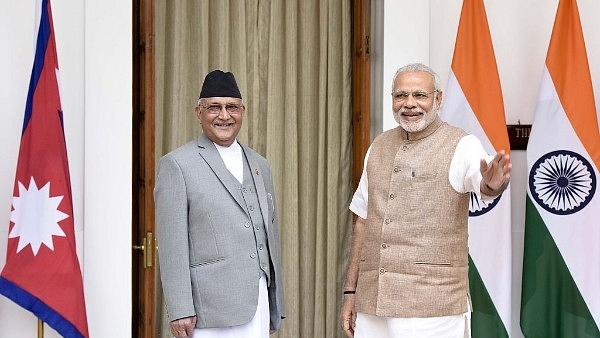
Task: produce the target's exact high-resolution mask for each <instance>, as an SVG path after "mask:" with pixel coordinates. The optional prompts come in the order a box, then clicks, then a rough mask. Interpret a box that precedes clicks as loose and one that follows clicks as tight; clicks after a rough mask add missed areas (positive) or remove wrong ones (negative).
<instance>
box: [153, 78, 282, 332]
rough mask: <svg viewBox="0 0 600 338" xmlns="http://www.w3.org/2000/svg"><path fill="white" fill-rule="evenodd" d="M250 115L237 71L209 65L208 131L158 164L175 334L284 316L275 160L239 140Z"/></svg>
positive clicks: (240, 327)
mask: <svg viewBox="0 0 600 338" xmlns="http://www.w3.org/2000/svg"><path fill="white" fill-rule="evenodd" d="M244 114H245V107H244V104H243V101H242V95H241V93H240V91H239V89H238V86H237V83H236V81H235V78H234V76H233V74H232V73H230V72H223V71H220V70H215V71H212V72H210V73H208V74H207V75H206V77H205V79H204V83H203V85H202V90H201V92H200V98H199V100H198V106H197V107H196V116H197V118H198V121H199V122H200V124H201V126H202V132H203V133H202V135H201V136H199V137H198V139H196V140H193V141H191V142H189V143H187V144H185V145H183V146H182V147H180V148H178V149H176V150H173V151H171V152H170V153H168V154H166V155H165V156H163V157H162V158H161V159H160V161H159V163H158V170H157V178H156V187H155V190H154V199H155V205H156V221H157V236H158V246H159V253H158V256H159V261H160V274H161V280H162V285H163V292H164V295H165V301H166V306H167V312H168V315H169V319H170V321H171V322H170V329H171V333H172V334H173V335H174V336H175V337H177V338H179V337H192V336H194V337H196V338H198V337H200V338H204V337H219V338H222V337H249V338H253V337H256V338H264V337H268V336H269V334H270V333H273V332H275V331H276V330H278V329H279V327H280V325H281V320H282V319H283V318H284V317H285V309H284V301H283V277H282V271H281V249H280V245H279V229H278V228H279V224H278V220H277V212H276V204H275V194H274V188H273V179H272V176H271V167H270V165H269V163H268V162H267V160H266V159H265V158H264V157H262V156H261V155H259V154H258V153H256V152H255V151H254V150H252V149H250V148H248V147H247V146H245V145H242V144H240V143H239V142H238V141H237V139H236V137H237V135H238V133H239V131H240V128H241V125H242V120H243V118H244Z"/></svg>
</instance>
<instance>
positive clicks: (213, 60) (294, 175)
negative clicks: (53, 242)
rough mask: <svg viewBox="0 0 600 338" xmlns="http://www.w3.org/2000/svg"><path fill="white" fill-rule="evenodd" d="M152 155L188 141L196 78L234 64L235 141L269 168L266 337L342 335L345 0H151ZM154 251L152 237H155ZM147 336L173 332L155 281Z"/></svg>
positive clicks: (347, 109) (347, 106) (347, 82)
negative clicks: (275, 322) (272, 275)
mask: <svg viewBox="0 0 600 338" xmlns="http://www.w3.org/2000/svg"><path fill="white" fill-rule="evenodd" d="M155 9H156V13H155V22H156V27H155V28H156V29H155V32H156V35H155V39H156V41H155V46H156V51H155V52H156V54H155V55H156V74H155V76H156V77H155V79H156V112H155V113H156V136H155V137H156V158H160V156H162V155H163V154H165V153H167V152H168V151H170V150H172V149H175V148H177V147H178V146H180V145H182V144H184V143H186V142H187V141H189V140H191V139H194V138H196V137H197V135H198V134H199V133H200V132H201V128H200V126H199V124H198V122H197V120H196V117H195V114H194V107H195V105H196V102H197V98H198V93H199V91H200V87H201V84H202V80H203V78H204V75H205V74H206V73H208V72H209V71H211V70H213V69H222V70H225V71H232V72H233V73H234V74H235V76H236V80H237V82H238V85H239V87H240V90H241V92H242V96H243V98H244V103H245V105H246V116H245V118H244V122H243V126H242V130H241V132H240V135H239V136H238V139H239V140H240V142H242V143H244V144H247V145H248V146H250V147H252V148H253V149H255V150H256V151H257V152H259V153H260V154H262V155H263V156H265V157H266V158H267V159H268V160H269V161H270V163H271V165H272V167H273V172H274V179H275V188H276V193H277V200H278V208H279V217H280V219H279V221H280V225H281V229H280V235H281V247H282V254H283V270H284V274H285V275H284V278H285V293H286V294H285V298H286V308H287V319H285V320H284V322H283V325H282V328H281V330H280V332H279V333H278V334H276V335H273V336H272V337H274V338H299V337H301V338H304V337H306V338H326V337H327V338H329V337H343V333H342V332H341V329H340V324H339V319H338V318H339V306H340V302H341V290H342V288H341V287H342V280H343V275H344V269H345V259H346V253H345V250H346V242H347V238H348V233H349V232H350V230H351V213H350V212H349V211H348V204H349V201H350V198H351V195H352V182H351V161H352V159H351V156H352V155H351V150H352V149H351V146H352V140H351V138H352V136H351V118H352V115H351V25H352V24H351V1H350V0H297V1H291V0H289V1H285V0H177V1H157V2H156V4H155ZM159 250H160V243H159ZM157 285H158V287H157V292H156V294H157V314H158V316H159V318H158V319H157V323H158V326H157V337H171V335H170V333H169V329H168V324H167V320H168V319H167V318H166V315H165V313H164V305H163V303H162V291H161V288H160V278H158V277H157Z"/></svg>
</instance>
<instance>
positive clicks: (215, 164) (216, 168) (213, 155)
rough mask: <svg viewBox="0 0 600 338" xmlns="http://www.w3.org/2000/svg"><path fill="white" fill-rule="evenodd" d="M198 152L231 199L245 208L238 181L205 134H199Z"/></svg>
mask: <svg viewBox="0 0 600 338" xmlns="http://www.w3.org/2000/svg"><path fill="white" fill-rule="evenodd" d="M198 152H199V154H200V156H202V158H203V159H204V161H206V163H207V164H208V166H209V167H210V168H211V170H212V171H213V173H214V174H215V176H217V178H218V179H219V180H220V181H221V183H222V184H223V186H224V187H225V188H226V189H227V191H229V193H230V194H231V196H232V197H233V199H235V200H236V202H237V203H238V204H239V205H240V206H241V207H242V209H244V210H245V208H244V200H243V197H242V195H241V191H240V189H239V182H238V181H237V180H236V179H235V178H234V177H233V175H232V174H231V173H230V172H229V169H227V167H226V166H225V162H223V159H222V158H221V155H220V154H219V151H218V150H217V147H215V145H214V143H213V142H212V141H211V140H209V139H208V138H207V137H206V136H205V135H200V137H198Z"/></svg>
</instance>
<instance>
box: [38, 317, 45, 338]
mask: <svg viewBox="0 0 600 338" xmlns="http://www.w3.org/2000/svg"><path fill="white" fill-rule="evenodd" d="M37 333H38V335H37V338H44V322H43V321H42V320H41V319H38V330H37Z"/></svg>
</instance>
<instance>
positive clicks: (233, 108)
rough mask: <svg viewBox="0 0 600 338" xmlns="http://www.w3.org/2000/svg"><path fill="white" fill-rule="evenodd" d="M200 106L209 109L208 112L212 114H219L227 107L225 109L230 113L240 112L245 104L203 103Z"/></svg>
mask: <svg viewBox="0 0 600 338" xmlns="http://www.w3.org/2000/svg"><path fill="white" fill-rule="evenodd" d="M200 107H202V108H204V109H206V110H208V112H209V113H211V114H219V113H220V112H221V111H222V110H223V108H225V110H226V111H227V112H228V113H229V114H239V113H241V112H242V110H243V109H244V105H242V104H235V103H227V104H218V103H214V104H210V105H208V106H205V105H201V106H200Z"/></svg>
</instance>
